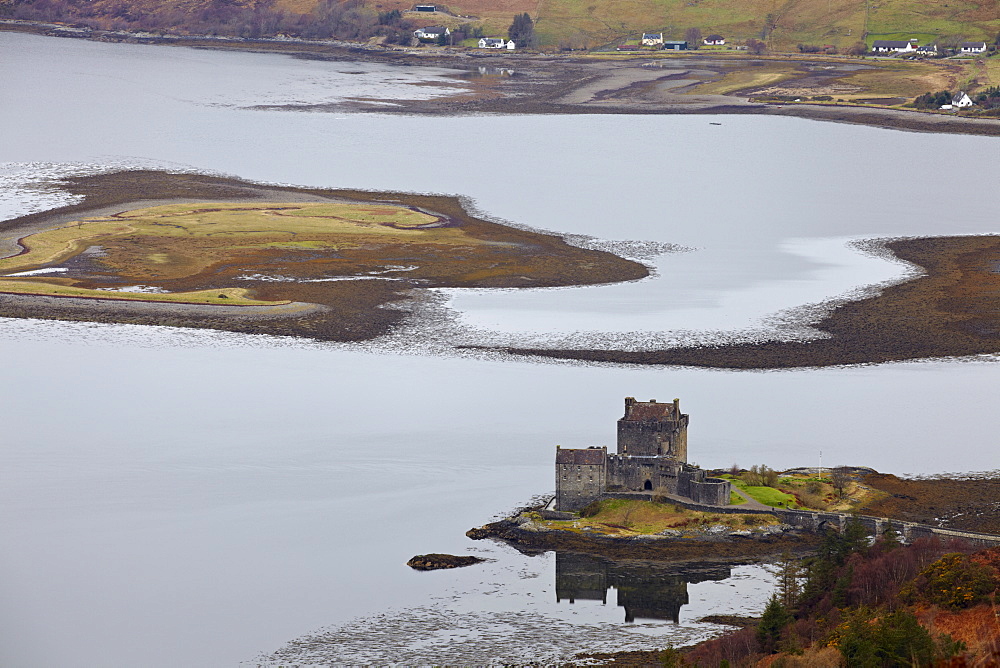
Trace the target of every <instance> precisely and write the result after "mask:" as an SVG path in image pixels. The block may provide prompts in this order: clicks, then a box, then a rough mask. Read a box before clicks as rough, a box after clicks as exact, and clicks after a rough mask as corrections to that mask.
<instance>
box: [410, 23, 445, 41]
mask: <svg viewBox="0 0 1000 668" xmlns="http://www.w3.org/2000/svg"><path fill="white" fill-rule="evenodd" d="M450 34H451V30H449V29H448V28H447V27H445V26H427V27H426V28H417V29H416V30H414V31H413V36H414V37H416V38H417V39H422V40H435V39H438V38H439V37H441V35H444V36H446V37H447V36H448V35H450Z"/></svg>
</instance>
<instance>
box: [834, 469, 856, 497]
mask: <svg viewBox="0 0 1000 668" xmlns="http://www.w3.org/2000/svg"><path fill="white" fill-rule="evenodd" d="M849 482H851V473H850V470H849V469H848V468H847V467H845V466H837V467H836V468H833V469H831V470H830V484H831V485H833V489H834V490H836V492H837V496H839V497H840V498H844V489H845V488H846V487H847V483H849Z"/></svg>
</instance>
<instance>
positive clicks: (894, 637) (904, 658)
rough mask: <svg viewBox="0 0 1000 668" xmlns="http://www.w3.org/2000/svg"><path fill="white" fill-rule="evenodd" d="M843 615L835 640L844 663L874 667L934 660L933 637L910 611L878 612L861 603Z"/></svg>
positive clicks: (930, 662) (916, 664)
mask: <svg viewBox="0 0 1000 668" xmlns="http://www.w3.org/2000/svg"><path fill="white" fill-rule="evenodd" d="M846 617H847V619H846V621H845V622H844V623H843V624H841V625H840V626H838V627H837V629H836V631H835V641H834V642H835V644H836V645H837V648H838V649H839V650H840V653H841V654H842V655H843V657H844V662H845V664H846V665H848V666H859V667H868V666H871V667H872V668H875V667H877V666H910V665H914V666H926V665H931V664H932V663H933V660H934V654H935V646H934V640H933V639H932V638H931V635H930V633H928V632H927V629H925V628H924V627H922V626H920V623H919V622H918V621H917V618H916V617H915V616H914V615H913V613H911V612H907V611H903V610H900V611H898V612H892V613H888V614H883V615H881V616H878V613H877V612H875V611H873V610H872V609H870V608H864V607H862V608H858V609H857V610H854V611H851V612H849V613H848V614H847V615H846Z"/></svg>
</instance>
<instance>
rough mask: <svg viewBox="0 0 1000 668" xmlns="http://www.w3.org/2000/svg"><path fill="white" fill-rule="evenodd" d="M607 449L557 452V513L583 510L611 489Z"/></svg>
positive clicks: (558, 450)
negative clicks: (607, 489) (608, 475)
mask: <svg viewBox="0 0 1000 668" xmlns="http://www.w3.org/2000/svg"><path fill="white" fill-rule="evenodd" d="M607 469H608V466H607V449H606V448H588V449H587V450H562V449H560V448H556V510H569V511H575V510H580V509H581V508H583V507H584V506H586V505H587V504H588V503H590V502H591V501H596V500H597V499H599V498H600V497H601V495H602V494H603V493H604V490H605V489H606V488H607Z"/></svg>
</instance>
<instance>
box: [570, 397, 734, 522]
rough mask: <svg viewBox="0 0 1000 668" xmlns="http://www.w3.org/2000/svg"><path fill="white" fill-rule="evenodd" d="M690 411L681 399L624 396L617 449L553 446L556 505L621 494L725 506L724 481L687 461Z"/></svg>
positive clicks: (576, 504) (727, 491)
mask: <svg viewBox="0 0 1000 668" xmlns="http://www.w3.org/2000/svg"><path fill="white" fill-rule="evenodd" d="M687 427H688V416H687V415H686V414H684V413H681V405H680V400H679V399H674V401H673V403H668V404H663V403H657V401H656V400H655V399H650V400H649V401H636V400H635V399H634V398H633V397H626V399H625V415H624V416H623V417H622V418H621V419H620V420H618V452H617V453H615V454H609V453H608V448H607V446H604V447H599V448H598V447H590V448H586V449H572V450H571V449H568V448H561V447H559V446H556V504H555V509H556V510H570V511H572V510H579V509H580V508H583V507H584V506H586V505H587V504H588V503H590V502H591V501H596V500H598V499H600V498H603V497H606V496H612V495H617V494H620V493H622V494H623V495H624V493H629V492H632V493H636V492H638V493H643V492H644V493H646V494H647V495H649V496H652V495H660V496H666V495H672V496H679V497H684V498H686V499H690V500H691V501H694V502H696V503H706V504H711V505H720V506H724V505H729V494H730V490H731V485H730V483H729V481H728V480H723V479H721V478H710V477H708V476H707V475H706V473H705V471H703V470H702V469H700V468H698V467H697V466H693V465H691V464H688V463H687Z"/></svg>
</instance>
